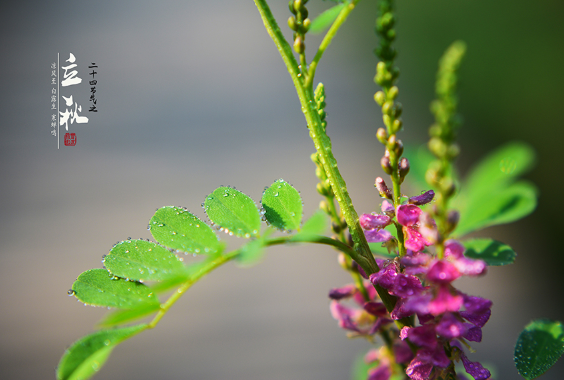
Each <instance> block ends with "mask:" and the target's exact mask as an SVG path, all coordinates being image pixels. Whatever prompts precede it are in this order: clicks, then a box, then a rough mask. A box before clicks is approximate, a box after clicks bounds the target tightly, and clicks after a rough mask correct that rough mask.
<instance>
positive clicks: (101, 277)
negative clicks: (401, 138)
mask: <svg viewBox="0 0 564 380" xmlns="http://www.w3.org/2000/svg"><path fill="white" fill-rule="evenodd" d="M72 291H73V292H74V295H75V297H76V298H78V299H79V300H80V302H83V303H85V304H87V305H92V306H104V307H115V308H118V309H133V308H137V307H140V306H141V305H143V304H145V305H157V306H158V305H159V300H158V298H157V296H156V295H154V294H153V291H152V290H151V288H149V287H148V286H146V285H144V284H141V283H139V282H134V281H127V280H125V279H123V278H118V277H114V276H113V275H111V274H110V273H109V272H108V271H107V270H105V269H90V270H87V271H86V272H83V273H81V274H80V276H78V278H77V279H76V281H75V282H74V284H72Z"/></svg>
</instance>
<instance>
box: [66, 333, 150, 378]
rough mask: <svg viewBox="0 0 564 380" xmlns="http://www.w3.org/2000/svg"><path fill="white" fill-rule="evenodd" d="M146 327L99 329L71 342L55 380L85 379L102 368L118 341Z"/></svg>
mask: <svg viewBox="0 0 564 380" xmlns="http://www.w3.org/2000/svg"><path fill="white" fill-rule="evenodd" d="M146 328H147V325H146V324H143V325H137V326H131V327H124V328H119V329H112V330H101V331H97V332H95V333H93V334H90V335H87V336H85V337H83V338H81V339H79V340H77V341H76V342H75V343H73V344H72V345H71V346H70V347H69V348H68V349H67V350H66V351H65V353H64V354H63V357H62V358H61V361H60V362H59V366H58V367H57V380H86V379H88V378H90V377H92V376H93V375H94V374H95V373H96V372H98V371H99V370H100V368H102V366H103V365H104V363H105V362H106V360H107V359H108V357H109V356H110V354H111V352H112V350H113V349H114V347H115V346H117V345H118V344H119V343H121V342H123V341H124V340H126V339H128V338H131V337H132V336H133V335H135V334H138V333H139V332H141V331H143V330H145V329H146Z"/></svg>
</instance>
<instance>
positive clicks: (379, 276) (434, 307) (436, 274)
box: [330, 190, 492, 380]
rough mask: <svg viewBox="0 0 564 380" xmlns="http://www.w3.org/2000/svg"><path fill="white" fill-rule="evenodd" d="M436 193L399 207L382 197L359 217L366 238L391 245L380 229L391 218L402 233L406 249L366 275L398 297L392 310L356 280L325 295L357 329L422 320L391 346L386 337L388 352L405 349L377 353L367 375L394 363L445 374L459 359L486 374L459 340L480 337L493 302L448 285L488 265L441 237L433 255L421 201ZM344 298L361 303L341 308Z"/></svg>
mask: <svg viewBox="0 0 564 380" xmlns="http://www.w3.org/2000/svg"><path fill="white" fill-rule="evenodd" d="M433 197H434V193H433V191H432V190H430V191H427V192H426V193H423V194H421V195H419V196H416V197H412V198H409V199H408V201H407V202H406V203H405V204H401V205H399V206H397V207H394V206H393V205H392V204H391V203H390V202H388V201H384V202H383V203H382V213H380V214H363V215H362V216H361V217H360V224H361V226H362V228H363V229H364V230H365V236H366V238H367V240H368V242H381V243H383V244H384V245H386V246H388V249H390V247H392V249H393V246H394V245H397V241H396V238H395V237H393V236H392V234H391V233H390V232H389V231H387V230H385V229H384V228H385V227H386V226H388V225H392V224H394V225H395V226H396V227H397V228H398V230H399V231H401V232H403V238H404V245H405V248H406V252H405V254H403V255H398V256H397V257H396V258H395V259H393V260H388V261H383V260H379V262H378V265H379V267H380V270H379V271H378V272H377V273H373V274H371V275H370V276H369V278H368V279H369V280H370V282H371V283H372V284H373V285H374V286H376V285H379V286H381V287H382V288H384V289H386V290H387V291H388V293H389V294H391V295H393V296H395V297H397V302H396V304H395V307H394V309H393V310H392V311H391V312H390V313H389V314H387V313H386V310H385V308H383V305H382V304H381V303H379V302H378V301H377V300H376V299H375V298H376V292H375V291H374V289H373V288H372V287H368V288H367V291H368V290H369V289H371V290H370V292H369V294H370V297H373V298H371V299H370V300H363V299H362V297H360V294H359V293H358V291H357V289H356V288H355V287H354V286H348V287H346V288H342V289H336V290H333V291H332V292H331V294H330V297H331V298H332V299H333V301H332V303H331V311H332V314H333V317H334V318H336V319H337V320H338V321H339V324H340V326H341V327H343V328H345V329H347V330H349V331H351V332H353V333H354V334H357V335H369V336H370V335H372V334H375V333H377V332H382V330H381V329H382V327H383V326H385V325H386V324H388V323H390V321H391V320H403V319H404V318H407V317H410V316H413V315H417V317H418V321H419V324H420V325H419V326H405V327H403V328H402V329H401V330H400V331H399V333H398V332H397V331H396V334H395V335H396V339H395V341H394V342H393V343H392V344H391V345H390V344H389V342H388V348H387V349H388V351H390V347H393V350H394V351H395V350H396V347H400V348H403V349H404V353H403V354H398V353H395V354H394V355H384V354H383V353H382V352H380V351H379V352H378V353H376V354H374V353H373V354H371V357H370V358H368V359H367V360H369V361H371V362H373V361H376V362H377V363H378V365H377V366H376V367H375V368H374V369H373V370H372V371H371V372H370V374H369V380H374V379H378V380H387V379H389V378H390V377H391V374H392V373H393V372H394V368H395V367H394V366H395V365H398V364H404V366H405V373H406V374H407V375H408V376H409V378H410V379H414V380H428V379H438V378H444V377H445V376H446V375H447V374H448V373H452V365H451V364H452V362H453V361H462V364H463V365H464V368H465V369H466V372H467V373H468V374H470V375H471V376H472V377H474V379H476V380H486V379H489V378H490V376H491V375H490V372H489V371H488V370H487V369H485V368H484V367H482V365H481V364H480V363H477V362H471V361H469V360H468V358H467V357H466V355H465V353H464V351H463V349H462V346H468V342H469V341H470V342H480V341H481V340H482V327H483V326H484V325H485V323H486V322H487V321H488V319H489V317H490V314H491V306H492V303H491V301H489V300H487V299H484V298H480V297H474V296H469V295H466V294H464V293H462V292H460V291H458V290H457V289H455V288H454V287H453V286H452V282H453V281H455V280H456V279H458V278H459V277H461V276H479V275H482V274H484V273H485V272H486V263H485V262H484V261H482V260H473V259H469V258H466V257H465V256H464V250H465V249H464V246H463V245H462V244H461V243H460V242H458V241H456V240H447V241H446V242H443V243H442V244H443V245H444V254H443V255H441V256H442V257H438V256H437V255H435V254H433V251H432V250H430V249H429V247H431V246H433V245H434V244H437V242H438V239H439V235H438V232H437V228H436V225H435V222H434V221H433V219H432V218H431V217H430V216H429V215H428V214H427V213H425V212H423V211H422V210H421V208H420V207H419V206H421V205H424V204H427V203H429V202H431V201H432V199H433ZM347 297H354V298H355V300H356V301H357V303H358V304H360V306H361V309H349V308H346V307H345V306H343V305H342V304H341V303H340V300H342V299H344V298H347ZM366 315H369V316H370V317H371V319H370V318H366ZM367 321H370V322H369V323H367ZM361 326H362V327H361ZM388 330H389V329H388ZM400 342H401V343H403V345H401V344H400ZM407 342H409V346H407V344H406V343H407ZM405 347H411V350H409V353H410V355H406V354H405ZM390 357H391V358H392V359H390ZM449 371H450V372H449Z"/></svg>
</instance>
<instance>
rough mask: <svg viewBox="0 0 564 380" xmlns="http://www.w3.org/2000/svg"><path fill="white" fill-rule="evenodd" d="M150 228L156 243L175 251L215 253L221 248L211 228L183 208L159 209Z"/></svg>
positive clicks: (152, 219)
mask: <svg viewBox="0 0 564 380" xmlns="http://www.w3.org/2000/svg"><path fill="white" fill-rule="evenodd" d="M149 228H150V231H151V234H153V237H154V238H155V240H156V241H158V242H159V243H161V244H162V245H164V246H165V247H169V248H172V249H175V250H179V251H183V252H189V253H200V254H201V253H215V252H217V251H218V250H219V249H220V246H221V244H220V242H219V239H218V238H217V235H216V234H215V232H214V231H213V230H212V229H211V227H210V226H208V225H207V224H206V223H204V222H202V221H201V220H200V219H199V218H198V217H197V216H195V215H194V214H192V213H191V212H189V211H186V210H185V209H183V208H181V207H173V206H168V207H163V208H160V209H158V210H157V212H155V215H153V217H152V218H151V221H150V222H149Z"/></svg>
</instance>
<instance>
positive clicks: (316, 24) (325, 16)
mask: <svg viewBox="0 0 564 380" xmlns="http://www.w3.org/2000/svg"><path fill="white" fill-rule="evenodd" d="M348 5H349V4H348V2H345V3H342V4H338V5H335V6H334V7H331V8H329V9H327V10H326V11H325V12H323V13H321V14H320V15H319V16H317V17H316V18H315V19H314V20H313V21H312V22H311V26H310V27H309V33H313V34H317V33H321V32H323V31H324V30H325V29H327V28H328V27H329V26H330V25H331V24H332V23H333V21H335V20H336V19H337V16H339V13H340V12H341V10H342V9H343V8H344V7H346V6H348Z"/></svg>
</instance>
